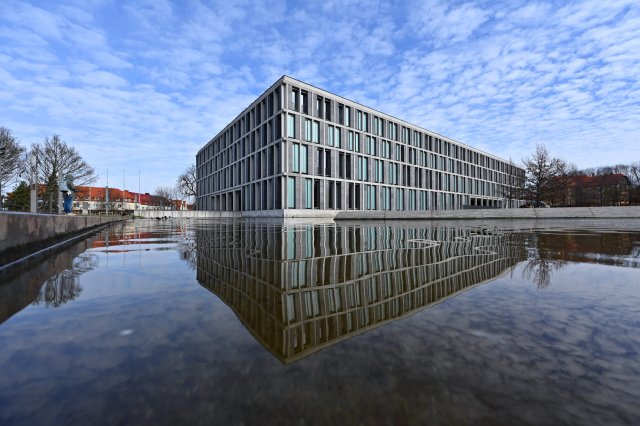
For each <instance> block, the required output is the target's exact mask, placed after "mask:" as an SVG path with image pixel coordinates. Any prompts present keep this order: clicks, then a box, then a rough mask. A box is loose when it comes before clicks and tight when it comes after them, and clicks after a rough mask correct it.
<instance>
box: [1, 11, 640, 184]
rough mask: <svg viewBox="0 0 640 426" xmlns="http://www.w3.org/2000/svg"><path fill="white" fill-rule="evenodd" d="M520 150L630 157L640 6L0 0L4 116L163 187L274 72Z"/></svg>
mask: <svg viewBox="0 0 640 426" xmlns="http://www.w3.org/2000/svg"><path fill="white" fill-rule="evenodd" d="M285 72H286V74H288V75H290V76H292V77H294V78H297V79H300V80H303V81H306V82H308V83H311V84H313V85H315V86H318V87H321V88H323V89H326V90H329V91H331V92H333V93H336V94H339V95H342V96H344V97H347V98H349V99H352V100H354V101H357V102H360V103H362V104H365V105H367V106H371V107H373V108H376V109H378V110H381V111H384V112H386V113H389V114H392V115H395V116H397V117H399V118H402V119H404V120H407V121H409V122H412V123H415V124H418V125H420V126H422V127H424V128H427V129H430V130H433V131H436V132H438V133H441V134H444V135H446V136H448V137H450V138H452V139H455V140H458V141H460V142H463V143H466V144H469V145H471V146H474V147H477V148H480V149H483V150H486V151H488V152H491V153H493V154H496V155H499V156H501V157H503V158H505V159H509V158H512V159H513V160H514V161H516V162H518V161H520V160H521V159H522V158H523V157H524V156H526V155H528V154H529V153H531V152H532V150H533V149H534V147H535V144H536V143H545V144H546V145H547V147H548V148H549V149H550V151H551V153H552V154H553V155H555V156H559V157H562V158H565V159H567V160H570V161H573V162H575V163H576V164H577V165H578V167H592V166H598V165H606V164H615V163H629V162H631V161H638V160H640V84H639V79H640V3H638V2H637V0H635V1H627V0H620V1H617V0H607V1H602V0H594V1H575V2H561V1H555V2H545V1H540V2H525V1H520V2H519V1H508V2H504V3H500V2H495V1H478V2H455V1H431V0H428V1H418V0H416V1H395V2H385V1H332V0H324V1H300V2H293V1H279V0H270V1H268V2H263V3H261V2H253V1H230V0H226V1H220V2H205V1H192V0H184V1H175V2H171V1H166V0H151V1H102V0H94V1H90V0H81V1H41V2H40V1H14V0H2V1H0V82H2V83H1V84H0V126H5V127H8V128H9V129H11V130H12V131H13V132H14V134H15V135H16V136H17V137H18V138H19V139H20V140H21V142H22V144H23V145H25V146H29V145H30V144H31V143H33V142H39V141H42V140H43V138H44V137H45V136H47V135H51V134H52V133H58V134H60V135H61V136H62V138H63V140H65V141H66V142H67V143H69V144H71V145H73V146H74V147H76V148H77V149H78V150H79V151H80V153H81V154H82V155H83V157H84V158H85V159H86V160H88V161H89V162H90V163H91V164H92V165H93V166H94V167H95V168H96V171H97V172H98V174H99V175H100V179H99V182H98V183H100V184H102V185H104V184H105V178H106V173H107V168H108V169H109V175H110V186H116V187H121V186H122V170H125V173H126V176H127V178H126V179H127V181H128V183H127V188H128V189H132V190H137V181H138V179H137V177H138V170H141V175H142V191H143V192H152V191H153V190H154V189H155V188H156V187H157V186H158V185H173V184H174V182H175V180H176V178H177V176H178V174H180V173H181V172H182V171H183V170H184V169H185V168H186V167H187V166H188V165H189V164H190V163H192V162H194V161H195V154H196V152H197V151H198V149H199V148H200V147H201V146H202V145H203V144H204V143H205V142H207V141H208V140H209V139H210V138H211V137H213V136H214V135H215V134H216V133H217V132H218V131H219V130H220V129H222V128H223V127H224V126H225V125H226V124H227V123H228V122H229V121H230V120H232V119H233V118H234V117H235V116H236V115H237V114H238V113H240V112H241V111H242V110H243V109H244V108H245V107H246V106H247V105H248V104H249V103H250V102H251V101H252V100H253V99H254V98H255V97H257V96H258V95H259V94H261V93H262V92H263V91H264V90H265V89H266V88H267V87H269V86H270V85H271V84H272V83H273V82H274V81H275V80H276V79H278V78H279V77H280V76H281V75H282V74H285Z"/></svg>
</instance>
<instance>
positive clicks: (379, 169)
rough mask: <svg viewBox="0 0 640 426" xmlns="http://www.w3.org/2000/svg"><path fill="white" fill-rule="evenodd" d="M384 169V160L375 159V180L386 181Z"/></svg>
mask: <svg viewBox="0 0 640 426" xmlns="http://www.w3.org/2000/svg"><path fill="white" fill-rule="evenodd" d="M383 170H384V168H383V163H382V160H373V174H374V182H378V183H383V182H384V173H383Z"/></svg>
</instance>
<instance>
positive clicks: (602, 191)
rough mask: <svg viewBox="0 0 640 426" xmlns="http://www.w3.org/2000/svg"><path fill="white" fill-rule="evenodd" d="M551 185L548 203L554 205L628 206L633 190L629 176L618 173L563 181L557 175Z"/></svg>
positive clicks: (576, 177)
mask: <svg viewBox="0 0 640 426" xmlns="http://www.w3.org/2000/svg"><path fill="white" fill-rule="evenodd" d="M552 185H553V186H554V188H555V190H554V191H553V192H552V195H551V196H550V197H549V200H548V203H549V204H551V205H552V206H555V207H559V206H566V207H596V206H628V205H630V202H631V193H632V190H633V185H632V184H631V181H630V180H629V178H628V177H627V176H625V175H623V174H620V173H610V174H606V175H599V176H574V177H570V178H567V180H566V181H565V182H563V178H562V177H559V178H556V180H555V181H554V183H553V184H552Z"/></svg>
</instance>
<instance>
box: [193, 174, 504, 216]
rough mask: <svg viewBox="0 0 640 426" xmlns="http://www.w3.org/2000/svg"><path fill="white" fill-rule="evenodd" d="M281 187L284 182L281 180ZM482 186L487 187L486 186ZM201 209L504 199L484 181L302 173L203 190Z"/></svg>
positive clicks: (424, 205) (452, 205) (447, 205)
mask: <svg viewBox="0 0 640 426" xmlns="http://www.w3.org/2000/svg"><path fill="white" fill-rule="evenodd" d="M283 180H284V182H285V187H284V188H283V187H282V182H283ZM485 189H486V191H485ZM199 202H201V203H204V205H202V206H199V207H201V208H202V209H205V210H221V211H253V210H280V209H283V208H288V209H333V210H396V211H405V210H440V209H461V208H464V207H465V206H488V207H504V206H503V202H504V200H501V199H499V197H498V196H496V195H492V191H491V190H490V187H484V186H483V189H482V190H480V191H479V192H478V194H477V195H475V196H472V195H466V194H461V193H453V192H445V191H431V190H420V189H411V188H398V187H392V186H385V185H370V184H361V183H355V182H343V181H334V180H329V179H313V178H301V177H293V176H291V177H286V178H281V177H275V178H271V179H265V180H263V181H261V182H256V183H252V184H246V185H242V186H240V187H238V188H237V189H235V190H232V191H227V192H223V193H218V194H215V195H212V196H203V197H200V198H199Z"/></svg>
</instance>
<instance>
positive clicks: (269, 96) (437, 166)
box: [196, 76, 524, 215]
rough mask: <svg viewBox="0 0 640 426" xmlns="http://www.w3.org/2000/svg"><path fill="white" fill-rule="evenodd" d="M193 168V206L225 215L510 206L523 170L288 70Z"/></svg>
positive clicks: (210, 144)
mask: <svg viewBox="0 0 640 426" xmlns="http://www.w3.org/2000/svg"><path fill="white" fill-rule="evenodd" d="M282 128H286V131H285V132H281V129H282ZM309 145H311V146H315V147H316V149H309ZM309 163H310V164H311V167H310V166H309ZM196 165H197V192H198V194H197V208H198V209H202V210H227V211H254V210H274V211H282V210H283V209H292V208H303V209H310V210H316V209H320V210H326V209H330V210H342V209H361V210H367V209H368V210H432V209H433V210H439V209H462V208H479V207H483V208H486V207H492V208H500V207H512V206H514V205H515V203H516V201H517V200H515V198H514V197H513V196H512V195H507V194H514V193H516V191H515V189H517V188H518V187H519V186H520V185H521V182H522V179H523V176H524V172H523V170H522V169H520V168H518V167H516V166H515V165H514V164H512V163H509V162H506V161H504V160H502V159H499V158H497V157H494V156H492V155H490V154H486V153H483V152H481V151H478V150H475V149H473V148H471V147H469V146H466V145H463V144H460V143H457V142H455V141H451V140H449V139H447V138H444V137H442V136H440V135H438V134H435V133H433V132H429V131H428V130H424V129H422V128H419V127H417V126H414V125H411V124H409V123H406V122H403V121H401V120H398V119H396V118H394V117H391V116H388V115H385V114H383V113H380V112H378V111H375V110H372V109H368V108H366V107H364V106H362V105H358V104H355V103H353V102H351V101H349V100H347V99H344V98H341V97H339V96H336V95H333V94H331V93H329V92H326V91H323V90H321V89H317V88H314V87H312V86H309V85H307V84H305V83H303V82H300V81H297V80H294V79H291V78H289V77H286V76H285V77H283V78H281V79H280V80H279V81H278V82H276V83H275V84H274V85H273V86H272V87H271V88H270V89H268V90H267V91H266V92H265V93H264V94H263V95H262V96H261V97H259V98H258V99H257V100H256V101H255V102H254V103H253V104H252V105H251V106H250V107H248V108H247V109H246V110H245V111H244V112H243V113H242V114H240V115H239V116H238V117H237V118H236V119H235V120H234V121H233V122H232V123H230V124H229V125H227V127H225V129H224V130H223V131H222V132H220V133H219V134H218V135H216V136H215V137H214V138H213V139H212V140H211V141H210V142H208V143H207V144H206V145H205V146H204V147H203V148H202V149H201V150H200V151H199V152H198V154H197V157H196ZM304 179H309V180H310V182H311V183H310V184H309V183H307V181H306V180H304ZM303 180H304V181H303ZM285 182H286V184H285ZM297 188H298V189H301V193H299V194H298V193H296V192H295V191H296V189H297ZM276 194H277V195H276ZM327 198H329V199H327ZM285 200H286V202H285ZM280 214H282V213H280ZM276 215H277V214H276Z"/></svg>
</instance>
